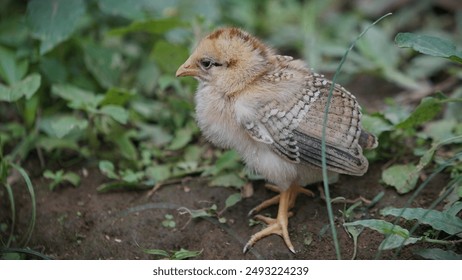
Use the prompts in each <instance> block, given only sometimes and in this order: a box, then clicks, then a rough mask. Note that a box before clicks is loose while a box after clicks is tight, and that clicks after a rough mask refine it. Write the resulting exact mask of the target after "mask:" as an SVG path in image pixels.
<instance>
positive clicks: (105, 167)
mask: <svg viewBox="0 0 462 280" xmlns="http://www.w3.org/2000/svg"><path fill="white" fill-rule="evenodd" d="M98 167H99V170H100V171H101V173H103V174H104V175H105V176H106V177H108V178H111V179H119V175H117V174H116V173H115V168H114V164H113V163H112V162H110V161H108V160H102V161H100V162H99V164H98Z"/></svg>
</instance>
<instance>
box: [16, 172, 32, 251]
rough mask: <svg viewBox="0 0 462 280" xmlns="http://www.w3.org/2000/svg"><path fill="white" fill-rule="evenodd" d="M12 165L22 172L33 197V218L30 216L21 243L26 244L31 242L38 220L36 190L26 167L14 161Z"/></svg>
mask: <svg viewBox="0 0 462 280" xmlns="http://www.w3.org/2000/svg"><path fill="white" fill-rule="evenodd" d="M11 166H12V167H13V168H14V169H16V170H17V171H18V172H19V174H21V176H22V178H23V179H24V181H25V182H26V187H27V190H28V191H29V195H30V198H31V206H32V208H31V218H30V222H29V225H28V227H27V231H26V234H25V236H24V237H23V240H22V241H21V244H22V245H23V246H26V245H27V243H29V240H30V238H31V237H32V232H33V230H34V227H35V220H36V215H37V209H36V201H35V191H34V186H33V185H32V182H31V180H30V177H29V175H28V174H27V172H26V171H25V170H24V168H22V167H21V166H19V165H16V164H14V163H11Z"/></svg>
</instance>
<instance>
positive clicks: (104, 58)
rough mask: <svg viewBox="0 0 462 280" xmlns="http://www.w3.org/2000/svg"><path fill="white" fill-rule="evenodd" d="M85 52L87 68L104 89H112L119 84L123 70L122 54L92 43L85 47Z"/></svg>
mask: <svg viewBox="0 0 462 280" xmlns="http://www.w3.org/2000/svg"><path fill="white" fill-rule="evenodd" d="M84 51H85V55H84V58H85V66H86V67H87V69H88V70H89V71H90V73H92V75H93V77H95V79H96V80H97V81H98V83H99V84H100V85H101V86H102V87H104V88H111V87H114V86H116V85H117V84H119V79H120V75H121V73H122V68H123V61H122V57H121V55H120V53H117V52H115V51H113V50H112V49H109V48H104V47H101V46H99V45H96V44H95V43H92V42H88V43H86V44H85V45H84Z"/></svg>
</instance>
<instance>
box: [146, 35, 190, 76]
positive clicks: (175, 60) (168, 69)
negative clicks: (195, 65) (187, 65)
mask: <svg viewBox="0 0 462 280" xmlns="http://www.w3.org/2000/svg"><path fill="white" fill-rule="evenodd" d="M188 56H189V51H188V49H187V48H185V47H184V46H181V45H174V44H171V43H168V42H167V41H163V40H159V41H158V42H157V43H156V44H155V46H154V48H153V50H152V52H151V57H152V58H153V59H154V61H155V62H157V64H158V65H159V68H160V69H161V70H163V71H164V72H165V73H168V74H173V73H175V72H176V70H177V69H178V66H179V65H181V64H182V63H183V62H185V61H186V59H187V58H188Z"/></svg>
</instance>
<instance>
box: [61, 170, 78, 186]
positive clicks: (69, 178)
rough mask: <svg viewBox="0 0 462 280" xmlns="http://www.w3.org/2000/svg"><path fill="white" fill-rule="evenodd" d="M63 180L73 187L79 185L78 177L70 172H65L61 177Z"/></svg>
mask: <svg viewBox="0 0 462 280" xmlns="http://www.w3.org/2000/svg"><path fill="white" fill-rule="evenodd" d="M63 179H64V180H66V181H68V182H69V183H71V184H72V185H73V186H74V187H77V186H78V185H80V176H79V175H77V173H74V172H72V171H68V172H66V173H65V174H64V176H63Z"/></svg>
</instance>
